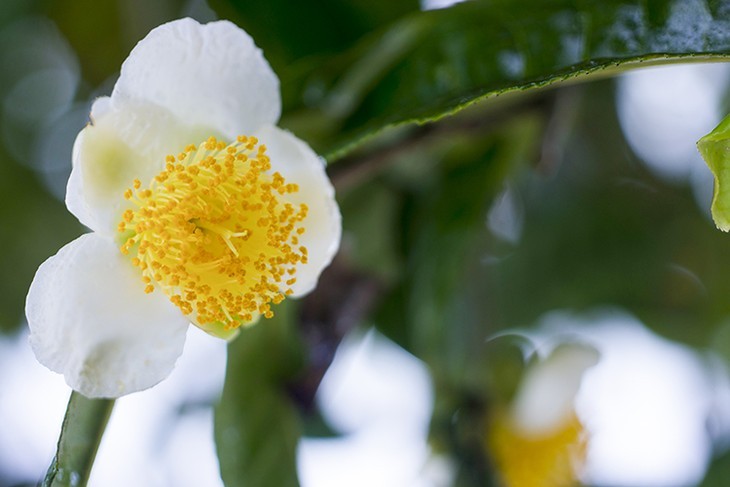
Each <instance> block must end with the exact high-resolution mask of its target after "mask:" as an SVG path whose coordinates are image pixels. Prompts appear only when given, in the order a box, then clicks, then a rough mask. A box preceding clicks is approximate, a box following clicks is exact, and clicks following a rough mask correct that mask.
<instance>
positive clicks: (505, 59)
mask: <svg viewBox="0 0 730 487" xmlns="http://www.w3.org/2000/svg"><path fill="white" fill-rule="evenodd" d="M729 8H730V0H723V1H717V2H714V4H713V8H712V10H711V9H709V8H708V6H707V4H706V3H705V2H703V1H701V0H691V1H687V0H664V1H662V0H652V1H646V0H643V1H642V0H620V1H611V2H605V1H599V0H595V1H579V2H576V1H574V0H549V1H532V2H516V1H505V0H491V1H487V0H484V1H473V2H465V3H463V4H459V5H456V6H454V7H452V8H450V9H446V10H439V11H432V12H424V13H419V14H415V15H411V16H409V17H406V18H404V19H402V20H401V21H400V22H398V23H396V24H395V25H393V26H392V27H390V28H388V29H387V30H384V31H381V32H380V34H378V35H375V34H373V35H371V36H369V37H368V38H367V39H365V40H363V42H362V44H360V45H359V46H357V48H355V49H353V50H352V51H351V52H350V54H349V55H348V56H345V57H344V58H342V57H341V58H338V59H336V60H335V61H333V62H332V63H330V64H329V68H328V69H324V68H323V67H322V66H319V65H316V64H314V65H312V67H311V70H310V72H309V74H308V75H304V76H303V78H304V81H302V80H301V79H300V80H297V81H296V83H294V84H293V85H292V86H295V85H296V86H298V87H300V88H296V89H301V93H300V95H301V96H302V98H301V99H300V104H301V105H300V107H301V111H300V113H296V112H294V113H289V114H288V115H289V118H287V119H286V120H285V123H286V124H288V125H290V126H291V127H292V128H293V129H294V130H295V131H297V132H298V133H300V134H302V135H303V136H304V137H305V138H307V139H309V140H310V141H312V143H314V144H315V146H316V147H317V148H318V149H319V150H320V151H321V152H323V153H324V154H325V155H326V157H327V158H328V159H330V160H333V159H337V158H339V157H341V156H342V155H344V154H345V153H346V152H348V151H349V150H350V149H352V148H353V147H354V146H355V145H357V144H358V143H359V142H361V141H362V140H363V138H365V137H367V136H369V135H372V134H374V133H377V132H379V131H381V130H382V129H384V128H386V127H390V126H394V125H399V124H403V123H410V122H416V123H424V122H427V121H432V120H436V119H438V118H440V117H442V116H444V115H448V114H451V113H454V112H456V111H458V110H461V109H463V108H464V107H466V106H468V105H470V104H472V103H475V102H477V101H479V100H484V99H487V98H491V97H494V96H497V95H504V94H507V93H511V92H518V91H524V90H530V89H535V88H540V87H544V86H547V85H550V84H553V83H556V82H560V81H568V80H577V79H579V78H583V77H585V76H587V75H599V74H600V75H608V74H613V73H615V72H616V71H617V70H619V69H628V68H633V67H638V66H641V65H648V64H658V63H671V62H687V61H697V60H713V59H714V60H724V59H727V57H728V54H729V53H730V35H729V34H728V32H730V21H729V20H728V17H727V16H726V15H723V14H722V13H724V12H727V11H728V9H729ZM713 15H716V16H713ZM289 81H291V80H288V79H287V78H285V79H284V89H285V91H286V90H287V86H289V85H288V82H289ZM292 83H293V82H292ZM328 83H329V84H328ZM323 85H324V86H323ZM315 87H319V88H317V90H319V91H320V92H322V93H324V95H322V96H321V98H320V99H319V100H315V101H314V102H312V100H309V101H308V102H305V99H304V93H305V92H311V91H312V90H314V88H315ZM315 91H316V90H315ZM293 108H295V106H294V105H289V109H290V111H291V109H293ZM323 119H324V120H325V121H323ZM305 121H307V123H305Z"/></svg>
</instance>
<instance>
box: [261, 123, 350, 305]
mask: <svg viewBox="0 0 730 487" xmlns="http://www.w3.org/2000/svg"><path fill="white" fill-rule="evenodd" d="M256 137H257V138H258V139H259V141H260V143H262V144H265V145H266V148H267V154H268V155H269V157H270V158H271V167H272V169H271V170H272V171H278V172H280V173H281V175H282V176H284V179H286V181H287V183H296V184H298V185H299V192H297V193H294V194H292V195H290V196H289V199H290V200H291V201H292V202H293V203H297V204H300V203H306V204H307V206H308V207H309V214H308V215H307V218H306V219H305V220H304V227H305V228H306V232H305V233H304V235H302V236H301V238H300V241H301V243H302V245H304V246H305V247H307V251H308V255H309V258H308V263H307V264H301V265H300V266H299V267H298V268H297V273H296V278H297V281H296V283H295V284H294V285H293V286H292V290H293V291H294V294H293V295H294V296H301V295H303V294H306V293H308V292H309V291H311V290H312V289H314V287H315V286H316V285H317V279H318V277H319V275H320V273H321V272H322V270H323V269H324V268H325V267H327V266H328V265H329V263H330V262H332V258H333V257H334V255H335V253H337V250H338V249H339V247H340V236H341V234H342V218H341V216H340V209H339V207H338V206H337V201H335V190H334V188H333V187H332V183H331V182H330V180H329V178H328V177H327V174H326V173H325V166H324V160H323V159H321V158H320V157H319V156H317V154H315V153H314V151H313V150H312V149H311V148H310V147H309V146H308V145H307V144H306V143H305V142H303V141H302V140H300V139H298V138H297V137H295V136H294V135H293V134H291V133H290V132H287V131H285V130H282V129H280V128H278V127H272V126H266V127H263V128H262V129H261V130H259V131H258V132H257V133H256Z"/></svg>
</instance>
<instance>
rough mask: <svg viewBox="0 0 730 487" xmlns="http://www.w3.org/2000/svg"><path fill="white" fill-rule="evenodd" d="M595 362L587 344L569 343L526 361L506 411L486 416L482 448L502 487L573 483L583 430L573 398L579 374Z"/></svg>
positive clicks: (580, 458) (583, 444)
mask: <svg viewBox="0 0 730 487" xmlns="http://www.w3.org/2000/svg"><path fill="white" fill-rule="evenodd" d="M598 359H599V354H598V351H597V350H596V349H595V348H594V347H592V346H590V345H583V344H578V343H568V344H563V345H560V346H558V347H557V348H556V349H555V350H553V351H552V353H551V354H550V355H549V356H548V357H547V358H545V359H542V360H538V361H536V362H533V363H531V364H530V365H529V366H528V367H527V370H526V372H525V375H524V377H523V378H522V381H521V383H520V386H519V388H518V390H517V393H516V395H515V398H514V399H513V400H512V402H511V404H510V405H509V406H508V407H504V406H500V405H496V406H495V408H494V410H493V411H492V413H491V415H490V418H489V419H490V421H489V429H488V435H487V447H488V450H489V452H490V453H491V456H492V459H493V461H494V463H495V466H496V467H497V470H498V472H499V474H500V478H501V481H502V485H504V486H505V487H567V486H571V485H577V484H578V478H579V476H580V473H581V468H582V466H583V464H584V463H585V459H586V453H587V441H588V437H587V432H586V430H585V428H584V426H583V424H582V423H581V421H580V419H579V418H578V416H577V415H576V411H575V399H576V396H577V394H578V391H579V389H580V385H581V381H582V378H583V374H584V372H585V371H586V370H587V369H588V368H590V367H592V366H594V365H595V364H596V363H597V362H598Z"/></svg>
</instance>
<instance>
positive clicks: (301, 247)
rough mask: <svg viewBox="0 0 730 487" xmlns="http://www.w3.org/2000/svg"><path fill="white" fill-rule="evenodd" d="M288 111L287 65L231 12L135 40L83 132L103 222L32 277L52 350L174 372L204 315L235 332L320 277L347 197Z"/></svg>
mask: <svg viewBox="0 0 730 487" xmlns="http://www.w3.org/2000/svg"><path fill="white" fill-rule="evenodd" d="M280 111H281V100H280V95H279V81H278V79H277V77H276V75H275V74H274V73H273V71H272V70H271V68H270V66H269V64H268V63H267V62H266V60H265V59H264V57H263V55H262V54H261V51H260V50H259V49H258V48H257V47H256V46H255V45H254V43H253V40H252V39H251V37H250V36H249V35H248V34H246V33H245V32H244V31H242V30H241V29H239V28H238V27H236V26H235V25H233V24H231V23H230V22H226V21H222V22H213V23H210V24H207V25H200V24H198V23H197V22H195V21H194V20H191V19H183V20H178V21H174V22H170V23H168V24H165V25H162V26H160V27H158V28H156V29H154V30H153V31H152V32H150V33H149V35H148V36H147V37H146V38H145V39H143V40H142V41H141V42H140V43H139V44H138V45H137V46H136V47H135V48H134V50H133V51H132V52H131V54H130V55H129V58H127V60H126V61H125V62H124V64H123V65H122V69H121V74H120V77H119V80H118V81H117V83H116V85H115V86H114V91H113V92H112V95H111V96H110V97H103V98H99V99H98V100H96V102H95V103H94V105H93V107H92V110H91V123H90V124H89V125H88V126H87V127H86V128H84V129H83V130H82V131H81V133H80V134H79V135H78V137H77V139H76V143H75V145H74V151H73V171H72V173H71V177H70V179H69V182H68V189H67V194H66V204H67V206H68V208H69V210H70V211H71V212H72V213H73V214H74V215H76V217H78V219H79V220H80V221H81V222H82V223H83V224H84V225H86V226H88V227H89V228H90V229H91V230H92V231H93V233H89V234H86V235H82V236H81V237H79V238H78V239H76V240H74V241H73V242H71V243H69V244H68V245H66V246H65V247H63V248H62V249H61V250H60V251H59V252H58V254H56V255H55V256H53V257H51V258H50V259H48V260H47V261H46V262H45V263H43V264H42V265H41V266H40V268H39V269H38V272H37V273H36V276H35V278H34V280H33V283H32V284H31V287H30V291H29V293H28V298H27V303H26V315H27V318H28V324H29V326H30V331H31V334H30V344H31V346H32V348H33V351H34V352H35V354H36V357H37V358H38V360H39V361H40V362H41V363H42V364H44V365H45V366H46V367H48V368H50V369H51V370H54V371H57V372H60V373H62V374H63V375H64V376H65V379H66V382H67V383H68V384H69V385H70V386H71V387H72V388H74V389H75V390H78V391H79V392H81V393H83V394H85V395H87V396H90V397H118V396H121V395H124V394H128V393H130V392H134V391H139V390H142V389H145V388H148V387H151V386H153V385H154V384H156V383H157V382H159V381H161V380H162V379H164V378H165V377H166V376H167V375H168V374H169V373H170V371H171V370H172V368H173V366H174V364H175V361H176V359H177V357H178V356H179V355H180V353H181V352H182V348H183V343H184V341H185V334H186V330H187V327H188V325H189V323H190V322H192V323H194V324H195V325H197V326H199V327H201V328H202V329H204V330H206V331H207V332H209V333H211V334H213V335H216V336H219V337H223V338H229V337H231V336H232V335H234V334H235V333H236V331H237V329H238V327H239V326H241V325H246V324H249V323H253V322H255V321H256V320H257V319H258V317H259V316H260V315H262V314H263V315H266V316H271V314H272V313H273V312H274V311H275V310H272V308H271V305H273V304H275V303H278V302H279V301H281V300H282V299H283V298H284V296H285V295H293V296H300V295H302V294H305V293H307V292H309V291H310V290H311V289H313V288H314V286H315V285H316V282H317V279H318V277H319V274H320V272H321V271H322V269H323V268H324V267H326V266H327V265H328V264H329V262H330V261H331V260H332V257H333V255H334V253H335V252H336V251H337V248H338V246H339V241H340V233H341V223H340V213H339V209H338V207H337V204H336V202H335V200H334V190H333V188H332V185H331V184H330V182H329V180H328V179H327V176H326V174H325V171H324V164H323V161H322V160H321V159H320V158H319V157H318V156H317V155H316V154H315V153H314V152H313V151H312V150H311V149H310V148H309V146H307V144H305V143H304V142H302V141H301V140H299V139H297V138H296V137H295V136H293V135H292V134H291V133H289V132H286V131H284V130H282V129H279V128H277V127H276V125H275V124H276V122H277V121H278V118H279V115H280ZM219 141H226V142H219ZM228 143H230V145H227V144H228ZM262 326H265V325H262Z"/></svg>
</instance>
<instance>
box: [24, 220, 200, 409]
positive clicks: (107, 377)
mask: <svg viewBox="0 0 730 487" xmlns="http://www.w3.org/2000/svg"><path fill="white" fill-rule="evenodd" d="M143 286H144V285H143V284H142V282H141V278H140V276H139V275H138V273H137V271H136V269H135V268H134V266H132V264H131V263H130V262H129V260H128V259H127V258H126V257H124V256H122V255H121V253H120V252H119V248H118V246H117V245H116V244H115V243H114V242H113V241H112V240H109V239H106V238H104V237H102V236H100V235H97V234H93V233H91V234H86V235H82V236H81V237H79V238H78V239H76V240H74V241H73V242H71V243H69V244H68V245H66V246H64V247H63V248H62V249H61V250H60V251H59V252H58V254H56V255H55V256H53V257H51V258H50V259H48V260H47V261H46V262H44V263H43V264H42V265H41V266H40V267H39V268H38V272H37V273H36V275H35V278H34V279H33V283H32V284H31V287H30V291H29V292H28V298H27V301H26V316H27V318H28V325H29V327H30V338H29V341H30V345H31V347H32V349H33V352H34V353H35V355H36V358H37V359H38V361H39V362H41V363H42V364H43V365H45V366H46V367H48V368H49V369H51V370H53V371H56V372H59V373H62V374H63V375H64V377H65V379H66V382H67V383H68V384H69V385H70V386H71V387H72V388H74V389H75V390H77V391H79V392H81V393H82V394H84V395H86V396H89V397H119V396H122V395H124V394H129V393H131V392H135V391H140V390H142V389H146V388H148V387H151V386H153V385H155V384H157V383H158V382H160V381H161V380H162V379H164V378H165V377H167V375H168V374H169V373H170V371H171V370H172V368H173V367H174V365H175V361H176V360H177V357H178V356H180V353H181V352H182V349H183V344H184V343H185V333H186V330H187V328H188V321H187V320H186V319H185V317H184V315H183V314H182V313H181V312H180V310H178V309H177V308H176V307H175V306H174V305H173V304H172V303H170V302H169V301H168V299H167V298H166V297H165V296H164V295H163V294H162V293H158V292H155V293H152V294H149V295H148V294H145V293H144V290H143Z"/></svg>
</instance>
